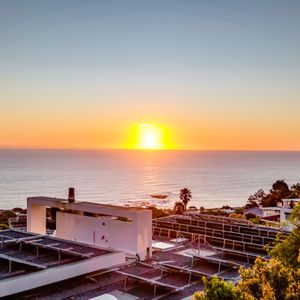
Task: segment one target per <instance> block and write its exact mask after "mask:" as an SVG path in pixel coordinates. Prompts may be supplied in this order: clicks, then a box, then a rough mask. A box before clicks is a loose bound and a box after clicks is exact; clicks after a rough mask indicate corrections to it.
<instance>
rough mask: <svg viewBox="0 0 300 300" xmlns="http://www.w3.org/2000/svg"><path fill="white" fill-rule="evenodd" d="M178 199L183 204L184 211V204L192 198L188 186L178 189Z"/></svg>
mask: <svg viewBox="0 0 300 300" xmlns="http://www.w3.org/2000/svg"><path fill="white" fill-rule="evenodd" d="M179 197H180V200H181V201H182V203H183V205H184V210H185V211H186V206H187V204H188V203H189V202H190V200H191V199H192V192H191V190H189V189H188V188H183V189H181V190H180V196H179Z"/></svg>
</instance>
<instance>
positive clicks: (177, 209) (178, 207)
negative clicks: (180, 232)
mask: <svg viewBox="0 0 300 300" xmlns="http://www.w3.org/2000/svg"><path fill="white" fill-rule="evenodd" d="M174 210H175V214H177V215H182V213H183V211H184V204H183V203H182V202H181V201H177V202H175V204H174Z"/></svg>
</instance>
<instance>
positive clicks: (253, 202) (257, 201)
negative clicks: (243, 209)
mask: <svg viewBox="0 0 300 300" xmlns="http://www.w3.org/2000/svg"><path fill="white" fill-rule="evenodd" d="M266 196H267V194H266V193H265V192H264V190H263V189H259V190H258V191H257V192H256V193H254V194H253V195H250V196H249V198H248V204H247V208H252V207H258V206H259V205H261V203H262V200H263V199H264V198H265V197H266Z"/></svg>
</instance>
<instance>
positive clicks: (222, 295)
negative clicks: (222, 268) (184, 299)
mask: <svg viewBox="0 0 300 300" xmlns="http://www.w3.org/2000/svg"><path fill="white" fill-rule="evenodd" d="M202 281H203V283H204V290H203V291H201V292H196V293H195V294H194V300H238V299H241V294H240V292H239V290H238V289H237V288H236V287H235V286H234V285H233V284H232V283H231V282H225V281H224V279H222V280H220V279H219V278H218V277H217V276H213V277H212V279H211V280H208V279H206V278H205V277H203V278H202Z"/></svg>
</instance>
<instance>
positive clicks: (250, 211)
mask: <svg viewBox="0 0 300 300" xmlns="http://www.w3.org/2000/svg"><path fill="white" fill-rule="evenodd" d="M246 214H253V215H256V216H257V217H263V216H264V211H263V209H261V208H260V207H252V208H249V209H246V210H245V215H246Z"/></svg>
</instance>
